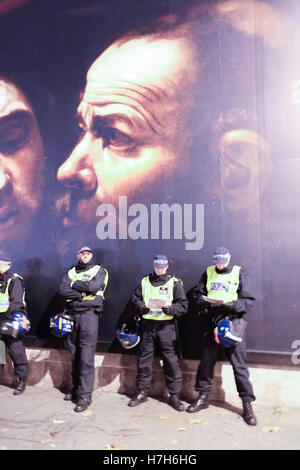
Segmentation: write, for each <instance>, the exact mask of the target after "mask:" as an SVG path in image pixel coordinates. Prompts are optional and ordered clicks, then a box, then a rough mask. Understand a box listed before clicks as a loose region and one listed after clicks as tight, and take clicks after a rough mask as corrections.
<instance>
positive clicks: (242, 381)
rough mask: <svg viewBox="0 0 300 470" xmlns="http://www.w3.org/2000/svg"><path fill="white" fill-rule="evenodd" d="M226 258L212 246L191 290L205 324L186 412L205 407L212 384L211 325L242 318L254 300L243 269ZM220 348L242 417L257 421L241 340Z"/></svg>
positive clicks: (223, 251)
mask: <svg viewBox="0 0 300 470" xmlns="http://www.w3.org/2000/svg"><path fill="white" fill-rule="evenodd" d="M230 258H231V255H230V253H229V251H228V249H227V248H225V247H218V248H216V249H215V251H214V253H213V260H214V265H213V266H209V267H208V268H207V270H206V271H205V272H204V273H203V274H202V276H201V278H200V281H199V284H198V286H197V287H196V289H194V292H193V297H194V300H195V302H196V303H197V305H198V307H199V309H200V310H201V311H202V312H203V313H204V314H205V313H206V324H205V327H204V338H203V351H202V357H201V361H200V364H199V367H198V371H197V376H196V383H195V389H196V391H197V392H199V396H198V398H197V400H196V401H195V402H194V403H193V404H191V405H190V406H188V408H187V410H186V411H187V412H189V413H195V412H197V411H199V410H201V409H203V408H207V407H208V394H209V392H210V390H211V387H212V380H213V373H214V366H215V363H216V360H217V353H218V347H219V345H218V343H217V342H216V340H215V337H214V328H215V327H216V325H217V323H218V322H219V321H220V320H221V319H224V318H225V317H229V318H230V319H232V320H233V321H238V320H237V319H242V317H243V316H244V315H245V313H246V311H247V310H248V308H249V307H250V306H251V305H252V304H253V302H254V300H255V299H254V297H252V295H251V294H250V293H249V292H248V290H247V285H246V282H247V281H246V276H245V273H244V271H243V269H242V268H241V267H240V266H236V265H234V266H232V265H230V264H229V263H230ZM203 296H204V297H207V299H205V298H203ZM210 299H211V300H210ZM211 302H213V303H211ZM240 321H243V320H240ZM224 349H225V352H226V355H227V357H228V360H229V361H230V363H231V365H232V367H233V371H234V377H235V382H236V387H237V391H238V393H239V396H240V398H241V400H242V402H243V409H244V412H243V418H244V420H245V421H246V423H247V424H249V425H251V426H255V425H256V424H257V422H256V418H255V415H254V413H253V410H252V406H251V402H252V401H254V400H255V396H254V393H253V388H252V385H251V382H250V380H249V372H248V367H247V363H246V347H245V341H242V342H240V343H237V344H236V345H235V346H231V347H226V348H224Z"/></svg>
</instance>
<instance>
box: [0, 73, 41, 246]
mask: <svg viewBox="0 0 300 470" xmlns="http://www.w3.org/2000/svg"><path fill="white" fill-rule="evenodd" d="M43 170H44V158H43V144H42V140H41V136H40V132H39V129H38V124H37V121H36V118H35V114H34V111H33V109H32V107H31V106H30V104H29V102H28V100H27V99H26V97H25V96H24V94H23V93H22V92H21V91H20V90H19V89H18V88H17V87H16V86H15V85H13V84H12V83H10V82H8V81H6V80H4V79H0V250H2V249H4V248H3V247H5V245H6V243H7V242H9V243H10V244H11V246H13V248H14V249H16V247H17V245H18V244H19V243H21V242H22V241H24V239H25V238H26V236H27V234H28V232H29V230H30V227H31V222H32V218H33V216H34V214H35V213H36V211H37V208H38V207H39V204H40V202H41V198H42V187H43Z"/></svg>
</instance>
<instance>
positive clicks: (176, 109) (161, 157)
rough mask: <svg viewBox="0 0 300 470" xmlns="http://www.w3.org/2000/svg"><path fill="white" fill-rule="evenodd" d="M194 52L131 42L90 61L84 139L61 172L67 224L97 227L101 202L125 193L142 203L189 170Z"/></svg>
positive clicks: (174, 41) (166, 42)
mask: <svg viewBox="0 0 300 470" xmlns="http://www.w3.org/2000/svg"><path fill="white" fill-rule="evenodd" d="M193 53H194V52H193V47H192V44H191V43H190V42H189V41H188V40H187V39H185V38H182V37H172V38H168V37H166V38H160V37H155V36H148V37H143V38H127V39H124V40H122V42H116V43H114V44H113V45H112V46H111V47H109V48H108V49H107V50H106V51H105V52H104V53H103V54H102V55H100V56H99V57H98V59H97V60H96V61H95V62H94V63H93V64H92V66H91V68H90V69H89V71H88V74H87V84H86V88H85V91H84V94H83V98H82V101H81V103H80V105H79V107H78V116H79V119H80V126H81V127H82V128H83V131H84V134H83V137H82V139H81V140H80V142H79V143H78V145H77V146H76V147H75V149H74V150H73V152H72V153H71V155H70V156H69V158H68V159H67V160H66V161H65V162H64V163H63V165H62V166H61V167H60V168H59V170H58V174H57V177H58V180H59V181H61V182H62V183H63V184H64V185H65V186H66V188H67V190H68V191H69V199H68V203H65V204H64V209H66V217H65V219H64V223H65V224H71V223H72V220H74V216H75V217H77V216H79V217H80V218H82V219H83V220H85V221H87V222H92V223H93V222H94V221H95V211H96V207H97V205H98V204H99V203H101V202H109V203H113V204H115V203H117V201H118V197H119V195H127V196H128V197H129V198H130V200H131V201H133V200H139V196H140V195H141V194H142V193H143V190H145V189H146V188H149V186H151V184H152V183H154V182H156V181H157V180H158V179H159V180H161V181H163V180H164V179H165V178H166V177H168V176H170V175H171V174H172V173H173V172H174V171H178V172H179V171H182V169H183V168H185V166H186V164H187V158H186V156H185V152H186V148H187V145H188V139H189V135H188V129H187V126H186V119H187V115H188V113H189V112H190V110H191V107H192V104H193V100H192V93H191V88H192V86H193V83H194V82H195V80H196V77H197V73H198V69H197V63H196V61H195V59H194V57H193ZM187 67H189V73H188V74H187V73H186V71H187ZM78 189H80V190H81V199H80V200H78V199H77V201H75V199H72V197H73V191H78ZM65 199H66V200H67V197H65Z"/></svg>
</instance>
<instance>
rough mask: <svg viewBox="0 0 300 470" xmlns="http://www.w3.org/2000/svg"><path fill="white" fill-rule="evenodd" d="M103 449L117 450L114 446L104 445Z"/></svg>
mask: <svg viewBox="0 0 300 470" xmlns="http://www.w3.org/2000/svg"><path fill="white" fill-rule="evenodd" d="M105 449H107V450H117V447H116V446H115V444H106V446H105Z"/></svg>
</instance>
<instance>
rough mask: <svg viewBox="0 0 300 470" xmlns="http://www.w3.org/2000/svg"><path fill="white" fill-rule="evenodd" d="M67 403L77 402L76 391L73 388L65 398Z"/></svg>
mask: <svg viewBox="0 0 300 470" xmlns="http://www.w3.org/2000/svg"><path fill="white" fill-rule="evenodd" d="M64 400H65V401H76V391H75V390H74V389H73V388H71V389H70V390H68V391H67V392H66V394H65V396H64Z"/></svg>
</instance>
